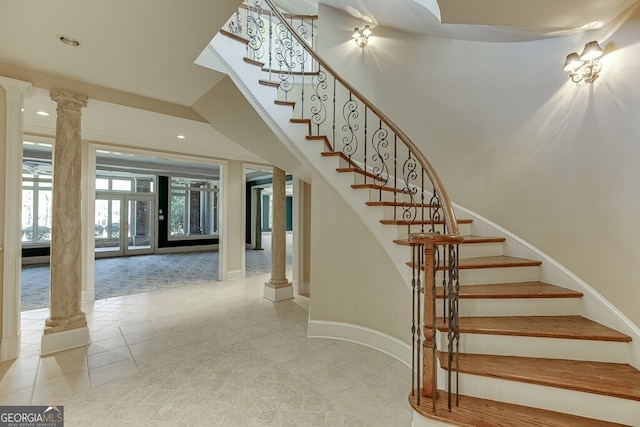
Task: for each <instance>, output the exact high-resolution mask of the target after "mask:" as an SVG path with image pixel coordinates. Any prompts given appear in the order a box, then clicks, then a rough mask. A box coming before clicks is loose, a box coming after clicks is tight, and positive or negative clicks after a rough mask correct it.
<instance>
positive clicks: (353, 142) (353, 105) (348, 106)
mask: <svg viewBox="0 0 640 427" xmlns="http://www.w3.org/2000/svg"><path fill="white" fill-rule="evenodd" d="M359 116H360V113H359V112H358V102H357V101H355V100H354V99H352V97H351V94H349V100H348V101H347V102H345V104H344V106H343V107H342V117H343V118H344V121H345V124H344V125H342V131H343V132H345V133H346V135H345V136H344V137H342V152H343V153H344V154H345V155H346V156H347V157H349V158H351V156H353V155H354V154H355V153H356V151H358V135H357V132H358V130H360V125H359V124H358V123H356V119H357V118H358V117H359Z"/></svg>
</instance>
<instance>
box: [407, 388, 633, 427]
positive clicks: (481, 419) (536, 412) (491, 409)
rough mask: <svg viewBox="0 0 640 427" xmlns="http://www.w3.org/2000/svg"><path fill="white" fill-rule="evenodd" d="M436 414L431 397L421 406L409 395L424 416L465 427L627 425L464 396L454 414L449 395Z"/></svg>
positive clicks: (422, 402) (417, 409)
mask: <svg viewBox="0 0 640 427" xmlns="http://www.w3.org/2000/svg"><path fill="white" fill-rule="evenodd" d="M440 396H441V397H440V398H439V399H437V400H436V412H435V413H433V412H432V401H431V399H430V398H425V397H422V398H421V399H420V405H419V406H418V405H417V402H416V397H417V396H416V395H411V394H410V395H409V403H410V404H411V406H412V407H413V408H414V409H415V410H416V411H417V412H418V413H419V414H421V415H422V416H424V417H426V418H429V419H433V420H439V421H443V422H446V423H455V424H456V425H459V426H464V427H532V426H535V427H576V426H580V427H621V426H623V424H617V423H609V422H606V421H600V420H594V419H592V418H584V417H579V416H576V415H570V414H564V413H561V412H554V411H549V410H545V409H539V408H532V407H529V406H522V405H514V404H511V403H505V402H498V401H495V400H488V399H481V398H478V397H473V396H464V395H460V397H459V398H460V404H459V406H455V397H453V398H452V399H453V400H452V406H451V412H449V411H448V408H447V398H446V392H444V391H441V392H440Z"/></svg>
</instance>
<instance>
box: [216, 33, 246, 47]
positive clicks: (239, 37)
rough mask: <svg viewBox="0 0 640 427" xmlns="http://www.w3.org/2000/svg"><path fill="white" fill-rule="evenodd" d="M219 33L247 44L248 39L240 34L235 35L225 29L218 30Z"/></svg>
mask: <svg viewBox="0 0 640 427" xmlns="http://www.w3.org/2000/svg"><path fill="white" fill-rule="evenodd" d="M220 34H222V35H223V36H226V37H229V38H230V39H233V40H235V41H239V42H240V43H243V44H249V40H247V39H245V38H244V37H242V36H238V35H235V34H233V33H231V32H229V31H227V30H220Z"/></svg>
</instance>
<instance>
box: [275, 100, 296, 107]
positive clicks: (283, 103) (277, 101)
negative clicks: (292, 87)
mask: <svg viewBox="0 0 640 427" xmlns="http://www.w3.org/2000/svg"><path fill="white" fill-rule="evenodd" d="M273 103H274V104H276V105H284V106H285V107H295V106H296V103H295V102H294V101H281V100H279V99H276V100H275V101H273Z"/></svg>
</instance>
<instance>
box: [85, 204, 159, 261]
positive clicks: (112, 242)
mask: <svg viewBox="0 0 640 427" xmlns="http://www.w3.org/2000/svg"><path fill="white" fill-rule="evenodd" d="M154 211H155V198H154V196H152V195H138V194H132V195H121V194H108V193H107V194H100V193H98V194H97V195H96V208H95V233H96V234H95V243H96V257H104V256H127V255H134V254H148V253H153V252H154V251H155V215H154Z"/></svg>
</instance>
